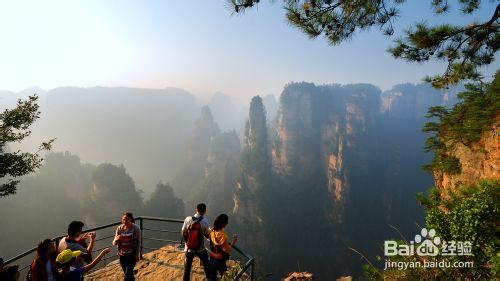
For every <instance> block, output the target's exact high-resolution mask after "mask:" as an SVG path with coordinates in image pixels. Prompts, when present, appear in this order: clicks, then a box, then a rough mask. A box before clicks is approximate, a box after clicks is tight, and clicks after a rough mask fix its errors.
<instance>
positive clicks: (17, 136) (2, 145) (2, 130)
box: [0, 96, 54, 197]
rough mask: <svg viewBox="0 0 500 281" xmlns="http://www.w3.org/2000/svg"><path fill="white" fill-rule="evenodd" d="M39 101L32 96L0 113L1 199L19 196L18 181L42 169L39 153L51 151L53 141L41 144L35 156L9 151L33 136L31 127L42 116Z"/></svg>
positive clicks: (33, 154)
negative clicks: (11, 145) (10, 145)
mask: <svg viewBox="0 0 500 281" xmlns="http://www.w3.org/2000/svg"><path fill="white" fill-rule="evenodd" d="M37 100H38V97H37V96H30V97H29V98H28V99H27V100H25V101H23V100H19V101H18V103H17V106H16V107H15V108H13V109H6V110H5V111H4V112H3V113H0V197H3V196H7V195H10V194H14V193H16V188H17V184H18V183H19V180H18V179H17V178H19V177H21V176H24V175H26V174H29V173H32V172H34V171H35V170H36V169H37V168H39V167H40V166H41V164H42V160H43V159H42V158H41V156H40V155H38V153H39V152H41V151H42V150H50V148H51V145H52V142H53V141H54V140H53V139H52V140H50V141H48V142H44V143H42V144H41V145H40V147H39V149H38V151H37V152H35V153H29V152H21V151H19V150H17V151H10V148H9V146H8V144H13V143H19V142H21V141H22V140H23V139H25V138H26V137H28V136H29V135H30V134H31V131H30V130H29V128H30V126H31V125H32V124H33V123H34V122H35V121H36V119H38V118H39V117H40V111H38V108H39V106H38V103H37Z"/></svg>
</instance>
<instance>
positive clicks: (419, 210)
mask: <svg viewBox="0 0 500 281" xmlns="http://www.w3.org/2000/svg"><path fill="white" fill-rule="evenodd" d="M461 90H463V88H461V87H460V88H457V87H455V88H451V89H449V90H442V91H438V90H436V89H434V88H432V87H431V86H430V85H428V84H410V83H408V84H399V85H396V86H394V87H392V88H391V89H390V90H385V91H382V90H381V89H380V88H378V87H376V86H374V85H371V84H346V85H341V84H325V85H315V84H313V83H306V82H301V83H296V82H292V83H289V84H287V85H285V86H284V88H283V91H282V92H281V94H280V95H279V97H278V98H277V97H275V96H274V95H266V96H262V97H261V96H255V97H253V98H252V99H251V101H250V102H241V101H238V100H235V99H233V98H231V97H230V96H228V95H225V94H223V93H216V94H214V95H213V96H212V98H211V99H208V100H206V99H202V98H199V97H196V96H194V95H192V94H191V93H189V92H187V91H185V90H181V89H177V88H165V89H158V90H155V89H137V88H125V87H121V88H112V87H95V88H74V87H65V88H56V89H53V90H49V91H44V90H41V89H30V90H26V91H23V92H21V93H13V92H7V91H4V92H0V107H1V109H2V110H4V109H6V108H12V107H14V106H15V103H16V101H17V99H18V98H20V97H21V98H23V97H27V96H28V95H32V94H37V95H38V96H39V104H40V111H41V117H40V119H39V120H38V121H37V122H36V123H35V124H34V125H33V128H32V129H31V131H32V135H31V136H30V138H29V139H27V140H26V141H24V142H23V143H21V144H14V145H12V146H10V147H8V149H9V150H13V151H14V150H17V149H23V150H28V151H31V150H33V147H37V144H38V143H39V142H40V141H41V140H44V139H49V138H56V140H55V142H54V146H53V149H52V152H48V153H47V154H46V155H45V156H44V162H43V165H42V166H41V168H40V169H39V170H38V171H37V172H36V173H35V174H31V175H28V176H25V177H23V178H22V180H21V182H20V184H19V188H18V191H17V193H16V194H14V195H11V196H9V197H6V198H2V199H1V200H2V201H1V202H0V212H1V214H2V216H0V228H1V231H0V249H2V253H1V254H2V256H3V257H10V256H14V255H15V254H17V253H19V252H20V251H21V250H25V249H29V248H31V247H33V246H34V245H36V244H37V242H38V241H39V240H40V238H41V237H54V236H56V235H60V234H63V233H64V232H65V230H66V227H67V224H68V223H69V222H70V221H72V220H74V219H78V220H81V221H83V222H85V225H86V226H87V227H89V228H90V227H93V226H98V225H102V224H107V223H110V222H114V221H116V220H117V219H118V218H119V217H120V215H121V214H122V212H123V211H129V212H132V213H134V214H140V215H149V216H158V217H168V218H178V219H183V218H184V216H186V215H191V214H192V213H193V209H194V207H195V206H196V204H197V203H199V202H205V203H206V204H207V215H206V216H207V217H208V219H209V221H210V222H212V221H213V220H214V219H215V217H216V216H217V215H218V214H220V213H226V214H228V215H229V220H230V223H231V226H230V227H229V228H228V232H229V233H230V234H233V233H234V234H238V237H239V244H240V245H241V247H242V248H244V249H246V250H247V251H249V252H251V253H252V254H253V255H254V256H255V257H256V270H257V271H258V273H259V274H260V275H262V276H268V277H269V278H271V279H279V278H281V277H282V276H284V275H285V274H286V273H287V272H290V271H310V272H314V274H315V277H316V278H318V279H319V280H332V276H334V277H340V276H346V275H351V276H360V275H361V271H362V266H363V264H365V261H364V260H363V259H362V258H361V256H360V253H362V255H364V256H365V257H369V258H372V259H373V260H372V262H373V263H375V264H376V265H378V266H382V265H383V263H382V261H380V260H379V261H377V260H376V259H375V257H376V256H377V255H383V245H384V240H387V239H389V238H397V239H400V238H401V237H400V236H403V237H406V238H408V239H412V238H413V236H414V235H415V233H417V232H418V231H419V227H421V226H423V225H425V223H424V208H423V207H422V206H420V205H419V204H418V203H417V200H416V194H417V193H419V192H425V191H427V190H428V189H429V188H431V187H432V186H433V185H434V180H433V177H432V174H429V173H426V172H425V171H423V170H422V169H421V166H422V165H424V164H427V163H429V162H430V161H431V160H432V155H430V154H426V153H425V152H424V149H423V147H424V143H425V139H426V138H427V137H428V135H427V134H425V133H424V132H422V128H423V126H424V124H425V123H426V122H428V121H429V119H428V118H426V114H427V110H428V109H429V107H431V106H445V107H447V108H450V107H452V106H453V105H454V104H455V103H456V102H457V93H458V92H460V91H461ZM13 226H15V227H13ZM354 250H355V251H354Z"/></svg>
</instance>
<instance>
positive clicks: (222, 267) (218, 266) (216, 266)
mask: <svg viewBox="0 0 500 281" xmlns="http://www.w3.org/2000/svg"><path fill="white" fill-rule="evenodd" d="M210 264H211V265H212V271H213V272H212V280H216V278H217V272H218V273H219V274H220V276H221V277H222V276H223V275H224V273H225V272H226V271H227V265H226V260H223V259H220V260H218V259H214V258H212V257H210Z"/></svg>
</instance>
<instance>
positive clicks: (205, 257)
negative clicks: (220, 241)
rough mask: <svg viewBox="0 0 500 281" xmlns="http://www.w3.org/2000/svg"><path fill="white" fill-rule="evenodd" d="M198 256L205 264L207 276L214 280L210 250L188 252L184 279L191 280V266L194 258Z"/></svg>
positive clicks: (204, 268) (185, 280)
mask: <svg viewBox="0 0 500 281" xmlns="http://www.w3.org/2000/svg"><path fill="white" fill-rule="evenodd" d="M195 256H197V257H198V258H199V259H200V260H201V263H202V264H203V270H205V276H206V277H207V279H208V280H212V269H211V267H210V263H209V261H208V252H207V250H203V251H202V252H198V253H193V252H186V259H185V260H184V278H183V280H184V281H189V278H190V275H191V266H192V265H193V259H194V257H195Z"/></svg>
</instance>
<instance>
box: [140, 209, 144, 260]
mask: <svg viewBox="0 0 500 281" xmlns="http://www.w3.org/2000/svg"><path fill="white" fill-rule="evenodd" d="M142 226H143V224H142V217H139V227H140V228H141V252H140V255H139V258H140V259H141V260H142V243H143V239H142V237H143V236H144V232H143V231H142Z"/></svg>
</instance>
